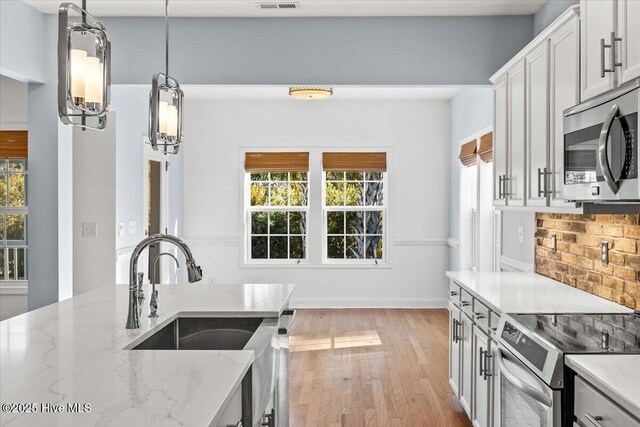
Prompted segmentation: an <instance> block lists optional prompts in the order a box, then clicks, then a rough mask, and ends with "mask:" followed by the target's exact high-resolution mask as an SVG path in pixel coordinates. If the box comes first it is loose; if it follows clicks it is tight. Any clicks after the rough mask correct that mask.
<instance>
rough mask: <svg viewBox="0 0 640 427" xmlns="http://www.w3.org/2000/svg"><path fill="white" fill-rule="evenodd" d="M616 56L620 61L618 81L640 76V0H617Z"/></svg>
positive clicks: (621, 81) (622, 81) (626, 80)
mask: <svg viewBox="0 0 640 427" xmlns="http://www.w3.org/2000/svg"><path fill="white" fill-rule="evenodd" d="M617 15H618V33H617V34H618V37H620V38H621V39H622V40H621V41H620V42H619V43H617V44H616V58H617V60H618V62H620V63H622V66H621V67H620V83H621V84H622V83H624V82H628V81H629V80H631V79H634V78H636V77H640V1H638V0H618V13H617Z"/></svg>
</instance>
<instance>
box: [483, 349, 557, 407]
mask: <svg viewBox="0 0 640 427" xmlns="http://www.w3.org/2000/svg"><path fill="white" fill-rule="evenodd" d="M496 361H497V362H498V369H499V370H500V374H501V375H502V376H504V377H505V379H506V380H507V381H509V382H510V383H511V384H513V386H514V387H515V388H517V389H518V390H520V391H521V392H523V393H524V394H526V395H527V396H529V397H531V398H532V399H535V400H536V401H537V402H539V403H541V404H543V405H544V406H546V407H548V408H551V405H552V403H553V402H552V400H551V398H550V397H549V396H547V395H546V394H544V393H543V392H541V391H540V390H538V389H535V388H533V387H531V386H530V385H529V384H527V383H525V382H524V381H522V380H521V379H520V378H518V376H516V374H514V373H513V372H511V371H510V370H509V368H507V365H506V364H505V363H504V358H503V356H502V350H501V349H500V348H499V347H498V349H497V351H496Z"/></svg>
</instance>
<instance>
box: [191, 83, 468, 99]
mask: <svg viewBox="0 0 640 427" xmlns="http://www.w3.org/2000/svg"><path fill="white" fill-rule="evenodd" d="M180 88H181V89H182V90H183V91H184V94H185V99H189V100H239V101H242V100H252V101H255V100H265V101H269V100H276V101H277V100H292V101H296V102H304V101H300V100H295V99H293V98H291V97H290V96H289V86H259V85H242V86H222V85H181V86H180ZM459 90H460V88H459V87H456V86H333V96H332V97H331V98H329V99H328V100H326V101H333V100H412V99H413V100H425V99H450V98H452V97H453V96H454V95H455V94H456V93H458V91H459ZM326 101H325V100H323V101H318V102H326Z"/></svg>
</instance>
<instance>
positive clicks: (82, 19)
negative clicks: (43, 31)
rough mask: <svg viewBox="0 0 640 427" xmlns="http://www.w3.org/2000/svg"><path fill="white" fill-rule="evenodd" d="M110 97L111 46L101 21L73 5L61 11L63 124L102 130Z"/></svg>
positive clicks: (60, 100) (60, 104)
mask: <svg viewBox="0 0 640 427" xmlns="http://www.w3.org/2000/svg"><path fill="white" fill-rule="evenodd" d="M110 94H111V43H110V42H109V37H108V35H107V31H106V29H105V27H104V25H103V24H102V22H100V21H99V20H97V19H96V18H94V17H93V16H91V15H90V14H89V13H88V12H87V2H86V0H82V8H80V7H78V6H76V5H75V4H73V3H62V4H61V5H60V8H59V9H58V115H59V116H60V121H62V123H64V124H67V125H72V126H80V127H82V128H85V129H93V130H102V129H104V128H105V126H106V125H107V112H108V110H109V103H110Z"/></svg>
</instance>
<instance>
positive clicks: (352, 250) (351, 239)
mask: <svg viewBox="0 0 640 427" xmlns="http://www.w3.org/2000/svg"><path fill="white" fill-rule="evenodd" d="M346 258H348V259H362V258H364V236H347V252H346Z"/></svg>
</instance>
